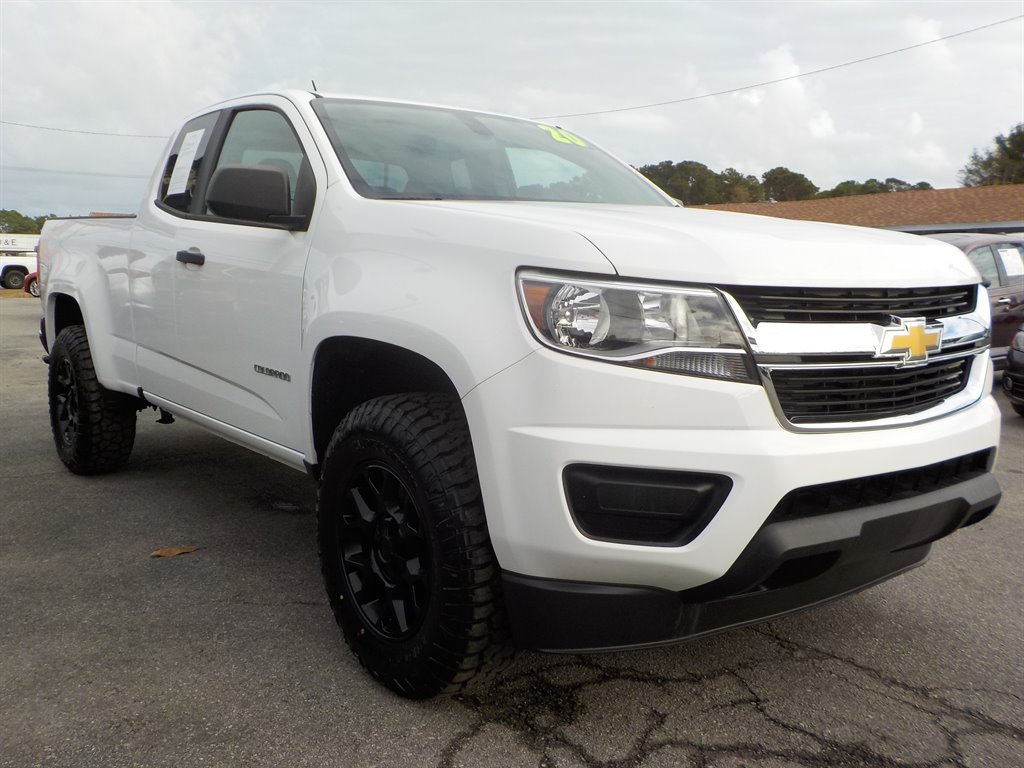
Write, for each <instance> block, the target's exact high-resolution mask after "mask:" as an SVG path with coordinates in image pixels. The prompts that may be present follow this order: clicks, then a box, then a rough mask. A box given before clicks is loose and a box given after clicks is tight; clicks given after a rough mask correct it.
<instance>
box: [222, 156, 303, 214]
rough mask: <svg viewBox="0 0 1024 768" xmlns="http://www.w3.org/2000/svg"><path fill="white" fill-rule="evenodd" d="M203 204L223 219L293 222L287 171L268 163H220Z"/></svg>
mask: <svg viewBox="0 0 1024 768" xmlns="http://www.w3.org/2000/svg"><path fill="white" fill-rule="evenodd" d="M206 205H207V207H208V208H209V209H210V211H211V212H212V213H213V214H214V215H215V216H223V217H224V218H226V219H242V220H243V221H254V222H259V223H265V224H283V225H285V226H288V225H291V224H294V223H295V222H293V221H290V220H291V219H292V216H291V215H290V214H291V194H290V190H289V185H288V174H286V173H285V172H284V171H283V170H282V169H280V168H274V167H272V166H267V165H224V166H221V167H220V168H218V169H217V170H216V171H215V172H214V174H213V178H212V179H211V180H210V187H209V189H208V190H207V192H206ZM289 228H290V227H289Z"/></svg>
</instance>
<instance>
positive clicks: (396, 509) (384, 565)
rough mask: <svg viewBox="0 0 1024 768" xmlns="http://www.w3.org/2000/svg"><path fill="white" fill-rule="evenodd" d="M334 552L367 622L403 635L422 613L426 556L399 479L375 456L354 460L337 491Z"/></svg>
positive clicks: (427, 585) (392, 635)
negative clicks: (356, 462) (355, 465)
mask: <svg viewBox="0 0 1024 768" xmlns="http://www.w3.org/2000/svg"><path fill="white" fill-rule="evenodd" d="M340 516H341V522H340V525H339V527H338V541H337V546H338V550H339V551H338V558H339V561H340V562H341V564H342V570H343V572H344V577H345V581H346V584H347V587H348V589H347V592H348V594H350V595H352V597H353V600H354V602H355V605H356V608H357V609H358V610H359V613H360V614H361V615H362V618H363V621H364V622H365V624H366V626H367V628H368V629H369V630H370V631H371V632H374V633H376V634H377V635H378V636H379V637H380V638H381V639H382V640H390V641H396V640H406V639H408V638H409V637H411V636H412V635H414V634H415V632H416V630H417V629H419V627H420V625H421V624H422V623H423V619H424V616H425V615H426V611H427V606H428V602H429V596H430V590H431V586H432V584H431V572H432V562H431V561H432V556H431V553H430V547H429V546H428V544H427V541H426V539H425V538H424V535H423V531H422V528H421V526H422V523H421V520H420V515H419V513H418V511H417V509H416V501H415V500H414V499H413V496H412V494H411V493H410V491H409V489H408V487H407V486H406V484H405V482H403V480H402V479H401V478H400V477H399V476H398V475H397V474H396V473H395V472H394V471H392V470H391V469H390V468H389V467H387V466H385V465H384V464H381V463H377V462H367V463H366V464H363V465H361V466H359V467H358V468H357V469H356V470H355V471H354V472H353V473H352V475H351V476H350V479H349V485H348V488H346V489H345V492H344V494H343V496H342V501H341V509H340Z"/></svg>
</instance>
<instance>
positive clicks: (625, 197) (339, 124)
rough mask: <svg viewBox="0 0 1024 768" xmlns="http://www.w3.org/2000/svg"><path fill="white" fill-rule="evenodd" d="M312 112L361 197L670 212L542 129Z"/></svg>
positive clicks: (516, 123)
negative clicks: (560, 204)
mask: <svg viewBox="0 0 1024 768" xmlns="http://www.w3.org/2000/svg"><path fill="white" fill-rule="evenodd" d="M313 108H314V109H315V110H316V113H317V115H318V116H319V118H320V121H321V122H322V123H323V125H324V128H325V129H326V130H327V134H328V136H330V139H331V143H332V144H333V145H334V150H335V152H337V153H338V158H339V159H340V160H341V164H342V165H343V166H344V168H345V172H346V173H347V174H348V177H349V180H351V182H352V185H353V186H354V187H355V188H356V191H357V192H359V194H361V195H363V196H364V197H373V198H382V199H389V200H444V199H455V200H546V201H557V202H567V203H568V202H571V203H615V204H625V205H672V203H670V202H669V201H668V200H667V199H666V198H665V197H663V196H662V195H661V194H660V193H659V192H658V191H657V190H656V189H655V188H654V187H653V186H652V185H650V184H649V183H648V182H646V181H645V180H644V179H643V178H641V177H640V176H639V175H637V174H636V173H634V172H633V171H632V170H631V169H629V168H628V167H626V166H624V165H622V164H621V163H619V162H618V161H617V160H614V159H612V158H611V157H610V156H609V155H607V154H605V153H604V152H603V151H601V150H600V149H598V148H597V147H595V146H593V145H592V144H590V143H589V142H587V141H586V140H584V139H581V138H579V137H578V136H575V135H574V134H571V133H569V132H568V131H565V130H562V129H560V128H556V127H555V126H552V125H547V124H545V123H535V122H531V121H529V120H518V119H515V118H507V117H495V116H493V115H483V114H479V113H475V112H464V111H462V110H455V109H444V108H438V107H421V106H413V105H409V104H387V103H380V102H371V101H357V100H348V99H316V100H314V101H313Z"/></svg>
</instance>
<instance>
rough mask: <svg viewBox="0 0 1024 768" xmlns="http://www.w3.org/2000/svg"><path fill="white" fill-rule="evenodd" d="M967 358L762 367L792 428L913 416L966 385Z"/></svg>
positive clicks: (968, 371) (967, 374) (969, 363)
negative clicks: (920, 362)
mask: <svg viewBox="0 0 1024 768" xmlns="http://www.w3.org/2000/svg"><path fill="white" fill-rule="evenodd" d="M970 368H971V358H969V357H958V358H954V359H946V360H936V361H933V362H930V363H926V364H924V365H921V366H915V367H906V368H898V367H896V366H894V365H893V366H888V365H885V366H879V365H869V366H863V367H858V366H855V367H836V368H812V367H806V368H775V369H771V368H768V369H767V371H766V373H767V374H768V377H769V379H770V382H771V386H772V388H773V389H774V391H775V396H776V398H777V399H778V402H779V406H780V407H781V409H782V412H783V414H784V415H785V416H786V418H787V419H788V420H789V421H790V422H791V423H792V424H824V423H829V422H844V421H869V420H875V419H885V418H889V417H892V416H902V415H906V414H912V413H917V412H919V411H923V410H926V409H928V408H931V407H933V406H936V405H938V404H939V403H941V402H942V401H943V400H945V399H946V398H947V397H950V396H952V395H955V394H956V393H957V392H959V391H961V390H962V389H963V388H964V387H965V386H966V385H967V379H968V376H969V374H970Z"/></svg>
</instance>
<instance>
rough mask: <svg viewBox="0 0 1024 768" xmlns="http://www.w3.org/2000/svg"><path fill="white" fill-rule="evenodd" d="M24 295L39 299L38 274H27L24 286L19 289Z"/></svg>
mask: <svg viewBox="0 0 1024 768" xmlns="http://www.w3.org/2000/svg"><path fill="white" fill-rule="evenodd" d="M21 290H23V291H24V292H25V293H28V294H31V295H32V296H35V297H36V298H37V299H38V298H39V273H38V272H29V273H28V277H26V278H25V284H24V285H23V286H22V287H21Z"/></svg>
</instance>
